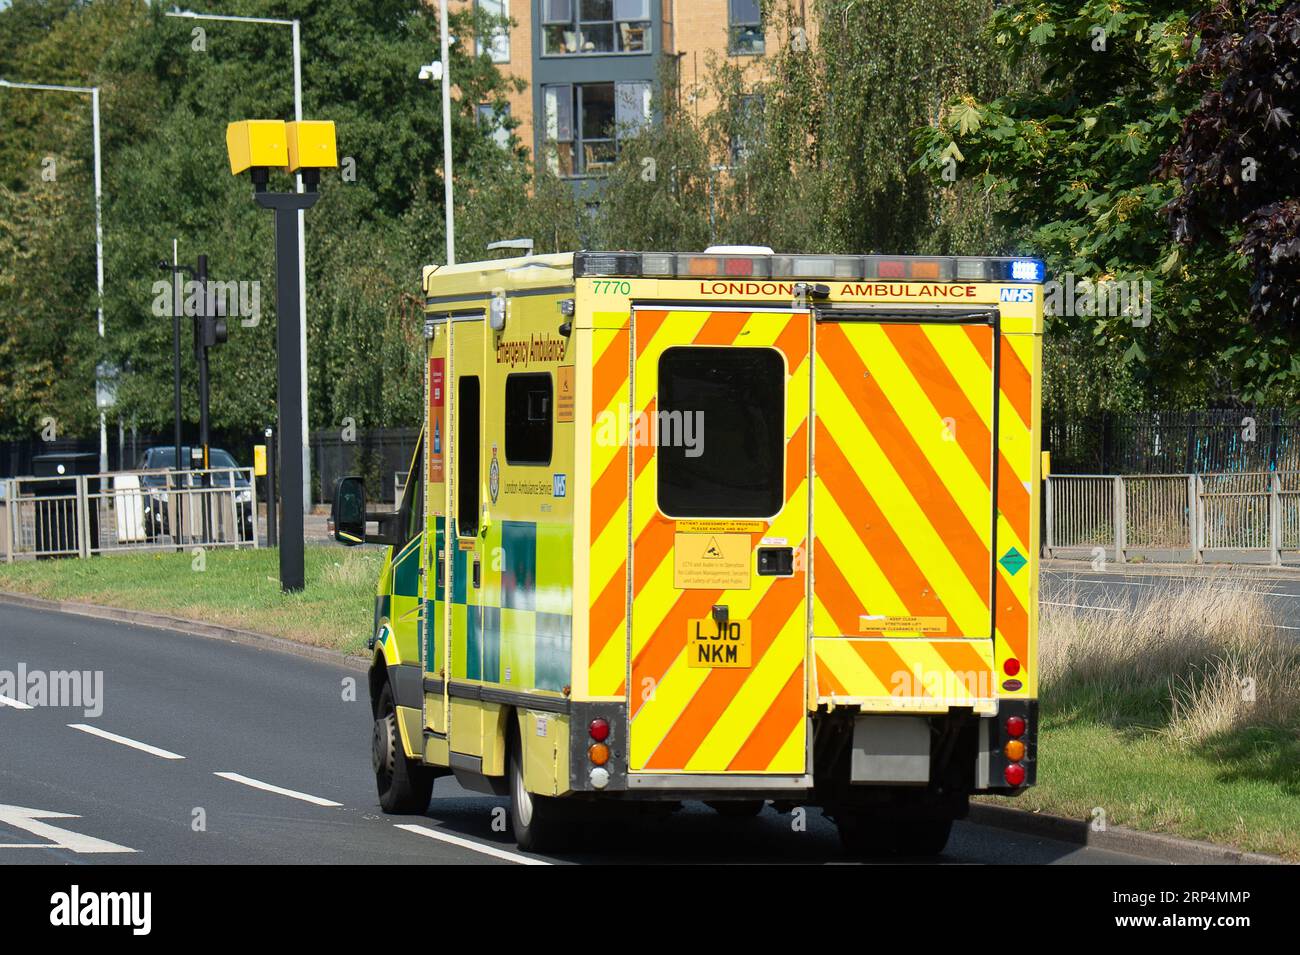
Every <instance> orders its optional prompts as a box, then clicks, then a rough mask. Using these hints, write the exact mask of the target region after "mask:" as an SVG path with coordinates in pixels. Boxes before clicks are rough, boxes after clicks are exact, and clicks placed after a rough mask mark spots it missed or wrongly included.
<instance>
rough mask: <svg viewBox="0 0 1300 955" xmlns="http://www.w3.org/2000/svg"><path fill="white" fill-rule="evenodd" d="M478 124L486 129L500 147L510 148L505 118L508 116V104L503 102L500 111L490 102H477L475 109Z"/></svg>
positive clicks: (508, 131)
mask: <svg viewBox="0 0 1300 955" xmlns="http://www.w3.org/2000/svg"><path fill="white" fill-rule="evenodd" d="M475 115H476V116H477V117H478V122H479V125H480V126H482V127H483V128H484V129H486V130H487V131H488V134H489V135H490V136H491V137H492V139H493V141H494V142H495V143H496V144H497V145H498V146H500V147H501V148H502V149H509V148H510V130H509V128H508V127H507V126H506V120H507V119H509V118H510V104H509V103H503V104H502V106H501V111H500V112H499V113H498V112H497V107H495V106H493V105H492V104H491V103H479V104H478V106H477V108H476V109H475Z"/></svg>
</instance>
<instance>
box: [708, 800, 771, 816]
mask: <svg viewBox="0 0 1300 955" xmlns="http://www.w3.org/2000/svg"><path fill="white" fill-rule="evenodd" d="M704 805H706V806H708V807H709V808H710V809H712V810H713V811H714V812H716V813H717V814H718V815H719V816H725V817H726V818H728V819H748V818H750V817H751V816H757V815H758V814H759V813H760V812H762V811H763V807H764V806H766V805H767V803H766V802H764V801H763V800H762V799H718V800H713V801H708V800H706V801H705V803H704Z"/></svg>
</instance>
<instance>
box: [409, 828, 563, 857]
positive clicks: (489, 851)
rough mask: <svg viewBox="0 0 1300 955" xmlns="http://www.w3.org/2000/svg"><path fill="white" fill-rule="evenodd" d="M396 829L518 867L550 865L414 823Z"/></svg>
mask: <svg viewBox="0 0 1300 955" xmlns="http://www.w3.org/2000/svg"><path fill="white" fill-rule="evenodd" d="M394 825H396V826H397V828H398V829H405V830H406V831H407V832H413V833H415V834H416V835H417V836H427V837H428V838H430V839H437V840H438V841H440V842H447V843H450V844H451V845H453V846H460V847H461V848H462V849H470V850H472V851H474V852H481V853H483V855H485V856H492V857H493V858H496V859H505V860H506V861H507V862H517V863H518V864H519V865H551V863H550V862H547V861H546V860H545V859H532V858H529V857H528V856H524V855H520V854H519V853H517V852H511V851H509V850H508V849H498V848H497V847H496V846H489V845H485V844H483V843H482V842H474V841H472V840H470V839H462V838H461V837H460V836H453V835H452V834H451V833H449V832H439V831H438V830H437V829H430V828H429V827H428V826H417V825H415V824H414V823H409V822H408V823H394Z"/></svg>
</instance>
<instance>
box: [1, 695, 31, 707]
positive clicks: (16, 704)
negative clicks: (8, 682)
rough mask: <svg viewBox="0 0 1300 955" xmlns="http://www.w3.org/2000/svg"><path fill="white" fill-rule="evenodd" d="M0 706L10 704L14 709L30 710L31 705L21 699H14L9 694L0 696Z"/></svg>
mask: <svg viewBox="0 0 1300 955" xmlns="http://www.w3.org/2000/svg"><path fill="white" fill-rule="evenodd" d="M0 706H12V707H13V708H14V709H15V710H30V709H31V706H30V705H29V704H27V703H24V702H23V701H22V700H15V699H13V698H12V697H9V696H0Z"/></svg>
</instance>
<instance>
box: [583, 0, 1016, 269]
mask: <svg viewBox="0 0 1300 955" xmlns="http://www.w3.org/2000/svg"><path fill="white" fill-rule="evenodd" d="M807 7H808V14H807V19H805V17H804V15H803V14H802V12H801V11H802V9H803V8H804V4H801V3H794V2H790V0H774V2H772V3H770V4H766V5H765V14H766V20H767V23H768V30H767V36H768V50H769V55H768V56H767V57H766V58H765V59H764V60H763V61H760V62H759V63H756V64H753V65H749V66H740V65H737V64H736V63H735V62H734V61H726V60H717V61H715V62H713V63H712V64H711V68H710V70H709V77H708V80H707V81H706V82H705V83H702V84H701V85H700V87H701V88H699V89H683V88H681V86H680V85H679V83H678V81H677V77H676V76H675V75H674V74H673V72H672V69H671V66H670V67H669V72H668V73H667V74H666V76H665V78H664V81H663V82H662V83H661V84H660V86H661V89H662V94H661V96H660V97H659V98H658V100H657V101H656V103H655V111H656V113H657V114H658V116H659V118H660V120H661V121H660V122H656V123H654V124H650V125H648V126H646V127H644V128H642V129H640V130H638V131H627V130H625V131H623V133H624V135H623V136H622V138H621V144H620V154H619V158H618V161H617V162H616V163H615V165H614V168H613V170H612V171H611V173H610V176H609V178H608V180H607V182H606V183H605V184H604V187H603V189H602V194H601V205H600V209H599V212H598V214H597V216H596V219H595V221H594V222H593V224H592V227H591V234H592V237H593V239H594V244H597V245H611V246H613V247H616V248H627V247H631V246H636V247H642V248H651V247H658V248H702V247H703V246H705V245H708V244H711V243H740V244H757V245H770V246H773V247H774V248H777V249H780V250H782V251H808V250H817V251H828V252H872V251H898V252H944V251H963V252H967V253H971V254H978V253H980V252H997V251H1002V248H1003V245H1004V243H1005V241H1006V239H1005V233H1004V232H1001V231H999V230H997V229H995V228H994V227H993V226H992V223H991V214H992V203H991V202H990V201H989V199H988V197H986V196H984V195H983V194H982V193H981V192H980V191H979V190H978V189H977V188H975V187H974V186H973V185H969V184H961V185H960V186H959V187H958V188H957V189H956V190H952V191H944V190H939V189H936V188H935V187H934V186H933V185H932V184H931V183H930V182H929V181H928V180H927V178H926V177H925V176H924V175H923V174H922V173H921V172H920V171H916V170H912V169H910V166H911V161H912V154H911V150H910V147H909V145H908V144H909V142H910V137H911V135H912V133H913V131H914V130H915V128H916V127H917V126H918V125H924V124H925V123H927V122H929V121H932V119H933V117H934V114H935V112H936V109H937V106H938V104H939V103H940V102H942V101H943V99H944V98H945V97H946V96H947V95H948V94H949V93H950V92H951V91H952V90H954V89H958V88H961V89H965V88H973V89H976V90H979V91H980V92H981V93H982V94H986V95H990V96H992V95H997V94H998V93H1001V92H1004V91H1006V90H1007V89H1009V88H1010V87H1011V86H1012V85H1013V84H1014V82H1015V77H1014V74H1013V72H1012V71H1010V70H1008V69H1006V68H1004V67H1003V66H1002V65H1000V63H999V62H998V59H997V57H996V56H995V55H994V52H995V51H994V48H993V45H992V43H991V41H988V40H986V39H984V38H983V37H982V35H981V32H980V24H981V22H982V21H983V18H984V17H985V16H986V15H987V13H988V11H989V9H990V8H991V4H990V3H989V2H988V0H942V2H940V3H937V4H936V3H922V2H920V0H857V2H854V3H846V2H843V0H814V2H813V3H811V4H808V5H807ZM939 35H942V36H944V37H945V42H944V43H935V42H934V37H935V36H939ZM696 99H703V100H704V101H706V102H709V103H716V104H717V108H716V109H715V110H712V111H708V112H705V114H704V115H703V116H696V114H695V112H694V110H692V109H690V108H685V107H684V106H683V104H689V103H691V102H692V101H694V100H696Z"/></svg>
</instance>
